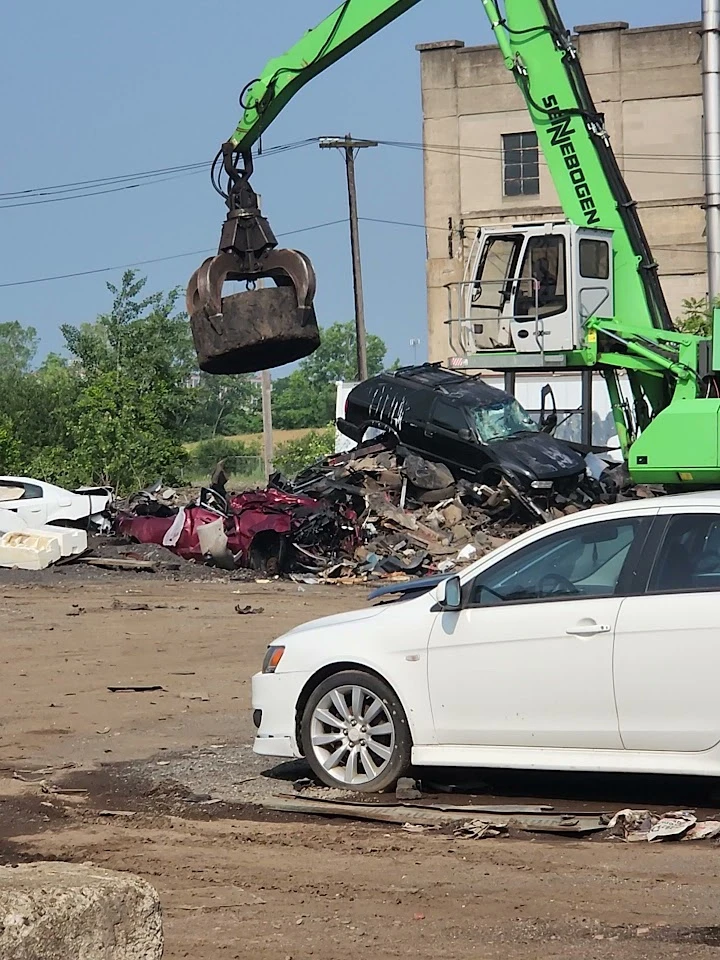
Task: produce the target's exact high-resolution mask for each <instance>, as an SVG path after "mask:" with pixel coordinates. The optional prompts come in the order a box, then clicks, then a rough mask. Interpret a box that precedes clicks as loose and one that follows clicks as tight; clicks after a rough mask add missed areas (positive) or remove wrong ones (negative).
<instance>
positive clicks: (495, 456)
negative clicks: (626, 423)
mask: <svg viewBox="0 0 720 960" xmlns="http://www.w3.org/2000/svg"><path fill="white" fill-rule="evenodd" d="M337 427H338V429H339V430H340V431H341V433H343V434H345V436H347V437H349V438H350V439H351V440H354V441H355V442H357V443H359V442H360V441H361V440H362V439H363V437H364V436H365V433H366V431H368V429H370V428H375V429H378V430H381V431H383V432H386V433H391V434H392V435H394V436H395V437H396V438H397V442H398V443H400V444H402V445H403V446H404V447H406V448H407V449H408V450H410V451H412V452H413V453H417V454H419V455H420V456H422V457H425V458H426V459H428V460H436V461H439V462H441V463H444V464H446V466H447V467H449V469H450V470H451V471H452V473H453V475H454V477H455V479H456V480H461V479H466V480H469V481H471V482H473V483H486V484H488V485H491V486H494V485H496V484H497V483H498V482H499V481H500V479H501V478H505V479H506V480H509V481H510V482H511V483H512V484H514V485H515V486H516V487H518V489H519V490H521V491H522V492H524V493H541V492H542V493H543V494H548V495H549V494H551V493H556V494H561V495H562V494H570V493H571V492H572V491H573V490H574V489H575V488H576V487H577V486H578V484H579V483H580V482H581V480H582V479H583V477H584V476H585V460H584V457H583V455H582V454H581V453H579V452H578V451H577V450H575V449H574V448H573V447H572V446H570V445H569V444H568V443H566V442H565V441H563V440H557V439H555V437H552V436H549V435H548V434H547V433H544V432H542V431H541V430H540V427H539V426H538V425H537V424H536V423H535V421H534V420H532V418H531V417H530V415H529V414H528V413H527V411H526V410H524V409H523V408H522V407H521V406H520V404H519V403H518V402H517V400H515V398H514V397H512V396H510V394H508V393H505V392H504V391H502V390H498V389H497V388H496V387H491V386H489V384H487V383H484V382H483V381H482V379H480V377H479V376H475V377H467V376H464V375H463V374H460V373H454V372H453V371H451V370H445V369H442V368H441V367H440V365H439V364H428V363H426V364H423V365H422V366H413V367H401V368H400V369H399V370H396V371H392V372H389V373H381V374H380V375H379V376H377V377H371V378H370V379H369V380H365V381H364V382H363V383H360V384H358V386H357V387H355V388H354V389H353V390H352V391H351V392H350V394H349V395H348V398H347V402H346V405H345V417H344V418H340V419H338V421H337Z"/></svg>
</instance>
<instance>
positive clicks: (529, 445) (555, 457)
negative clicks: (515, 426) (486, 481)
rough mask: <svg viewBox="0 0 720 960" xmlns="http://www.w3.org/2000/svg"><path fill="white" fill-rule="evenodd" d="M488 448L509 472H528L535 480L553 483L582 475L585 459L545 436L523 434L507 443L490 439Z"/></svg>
mask: <svg viewBox="0 0 720 960" xmlns="http://www.w3.org/2000/svg"><path fill="white" fill-rule="evenodd" d="M490 449H491V450H492V452H493V453H494V454H495V456H496V457H497V460H498V463H499V464H500V465H501V466H502V467H504V468H506V469H507V470H509V471H510V473H511V474H512V473H514V472H520V473H521V474H522V473H526V472H527V471H528V470H529V471H530V472H531V473H533V474H534V475H535V476H536V477H537V479H538V480H555V479H557V478H560V477H572V476H574V475H575V474H578V473H584V471H585V460H584V458H583V456H582V454H580V453H578V452H577V451H576V450H573V449H572V447H571V446H569V445H568V444H566V443H563V441H562V440H556V439H555V438H554V437H550V436H548V435H547V434H546V433H527V434H524V435H523V436H519V437H510V438H508V439H507V440H493V441H492V443H491V444H490Z"/></svg>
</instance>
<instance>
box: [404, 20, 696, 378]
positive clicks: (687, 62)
mask: <svg viewBox="0 0 720 960" xmlns="http://www.w3.org/2000/svg"><path fill="white" fill-rule="evenodd" d="M699 28H700V24H699V23H679V24H669V25H665V26H659V27H640V28H633V29H630V28H629V27H628V24H627V23H598V24H592V25H590V26H579V27H576V28H575V34H576V37H575V42H576V44H577V46H578V50H579V54H580V61H581V63H582V67H583V70H584V71H585V74H586V75H587V78H588V83H589V86H590V89H591V91H592V94H593V98H594V100H595V103H596V106H597V108H598V110H600V111H601V112H603V113H604V114H605V120H606V126H607V129H608V132H609V134H610V137H611V142H612V146H613V149H614V151H615V153H616V155H617V158H618V162H619V164H620V168H621V170H622V171H623V174H624V176H625V179H626V181H627V183H628V186H629V188H630V191H631V193H632V195H633V197H634V198H635V200H636V201H637V202H638V209H639V212H640V216H641V218H642V221H643V225H644V227H645V231H646V233H647V235H648V238H649V240H650V243H651V246H652V248H653V252H654V254H655V257H656V259H657V261H658V263H659V266H660V275H661V278H662V283H663V288H664V290H665V296H666V298H667V300H668V303H669V306H670V310H671V313H672V315H673V316H677V315H678V314H679V313H680V311H681V304H682V301H683V299H685V298H686V297H702V296H704V295H705V291H706V252H705V240H704V230H705V214H704V209H703V203H704V198H703V193H704V184H703V161H702V153H703V134H702V95H701V94H702V78H701V64H700V52H701V44H700V35H699ZM417 49H418V50H419V51H420V59H421V74H422V101H423V115H424V125H423V126H424V132H423V137H424V144H425V148H426V149H425V154H424V156H425V222H426V226H427V246H428V262H427V288H428V352H429V359H430V360H433V361H435V360H446V359H447V357H448V355H449V346H448V336H447V327H446V326H445V325H444V321H445V320H447V318H448V299H447V289H446V286H445V285H446V284H448V283H454V282H457V281H460V280H462V279H463V272H464V268H465V258H466V257H467V255H468V252H469V249H470V245H471V243H472V241H473V239H474V237H475V235H476V232H477V228H478V227H479V226H481V225H484V226H487V225H491V224H501V223H513V222H521V221H524V220H535V221H537V220H538V219H548V220H550V219H555V218H561V217H562V212H561V210H560V207H559V206H558V199H557V194H556V192H555V189H554V186H553V184H552V181H551V179H550V175H549V172H548V169H547V166H546V165H545V164H544V162H543V158H542V156H538V150H537V140H536V137H535V134H534V133H533V131H532V127H531V124H530V121H529V117H528V113H527V110H526V108H525V104H524V101H523V98H522V95H521V94H520V91H519V90H518V88H517V87H516V85H515V82H514V80H513V77H512V75H511V74H510V72H509V71H508V70H507V69H506V68H505V66H504V64H503V60H502V57H501V55H500V51H499V50H498V48H497V47H496V46H486V47H465V45H464V44H463V43H462V42H460V41H457V40H450V41H444V42H440V43H426V44H420V45H419V46H418V48H417Z"/></svg>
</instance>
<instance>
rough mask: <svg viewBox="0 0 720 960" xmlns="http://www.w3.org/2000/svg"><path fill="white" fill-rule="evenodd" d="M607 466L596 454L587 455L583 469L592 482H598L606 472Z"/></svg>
mask: <svg viewBox="0 0 720 960" xmlns="http://www.w3.org/2000/svg"><path fill="white" fill-rule="evenodd" d="M607 468H608V465H607V464H606V463H605V461H604V460H602V459H601V458H600V457H598V455H597V454H596V453H587V454H586V455H585V469H586V470H587V472H588V475H589V476H591V477H592V478H593V480H599V479H600V477H601V476H602V475H603V473H604V472H605V471H606V470H607Z"/></svg>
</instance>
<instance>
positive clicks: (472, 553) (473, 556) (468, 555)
mask: <svg viewBox="0 0 720 960" xmlns="http://www.w3.org/2000/svg"><path fill="white" fill-rule="evenodd" d="M477 553H478V552H477V547H476V546H475V544H474V543H466V544H465V546H464V547H463V548H462V550H461V551H460V553H458V555H457V559H458V560H465V561H470V560H477Z"/></svg>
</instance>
